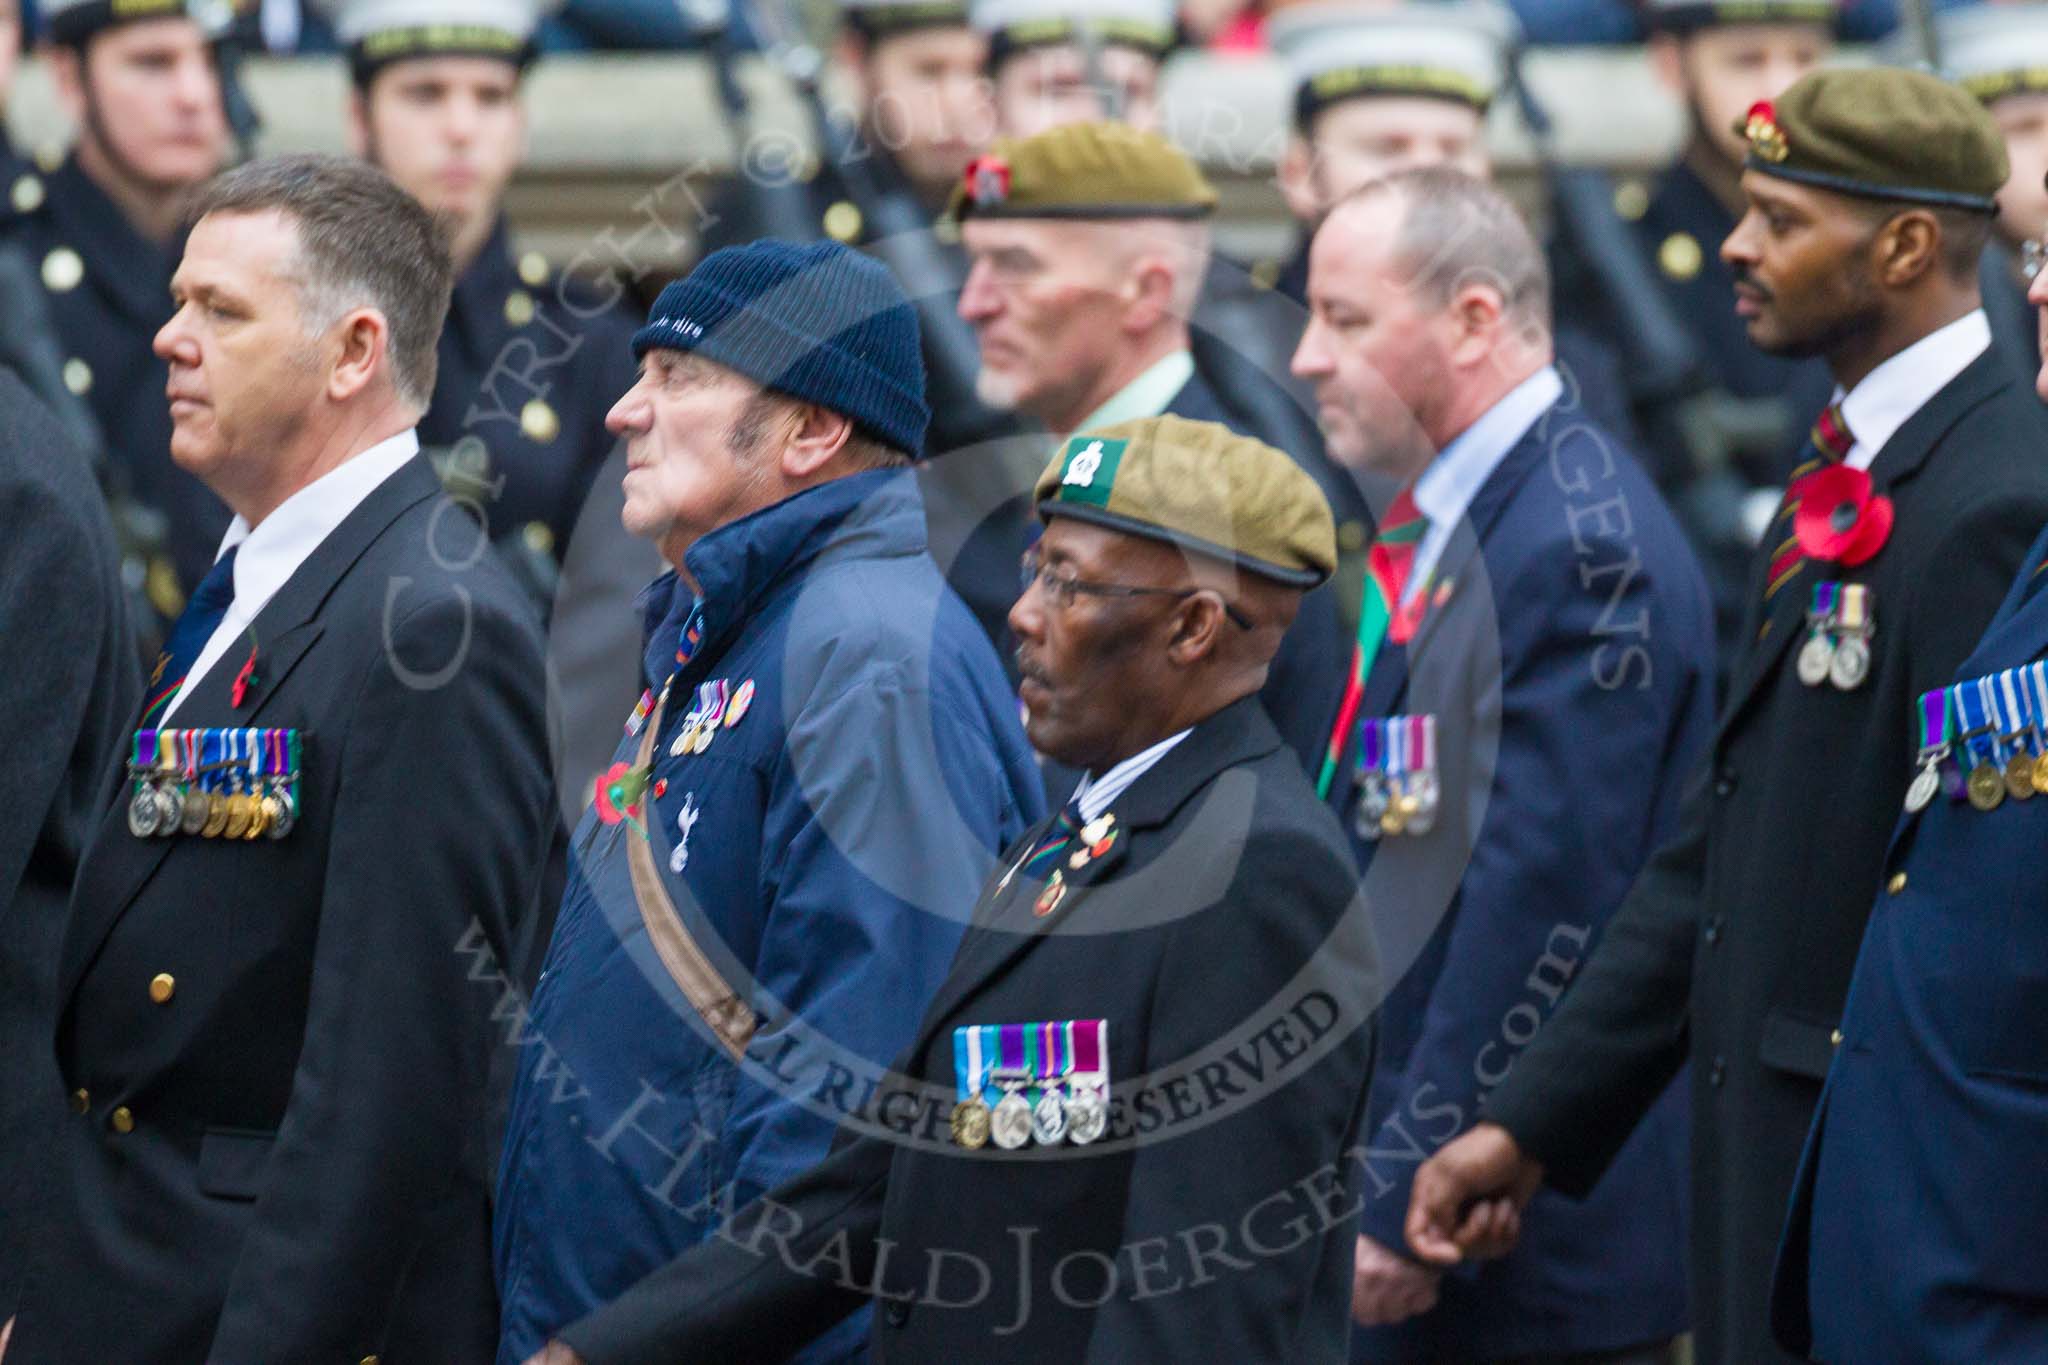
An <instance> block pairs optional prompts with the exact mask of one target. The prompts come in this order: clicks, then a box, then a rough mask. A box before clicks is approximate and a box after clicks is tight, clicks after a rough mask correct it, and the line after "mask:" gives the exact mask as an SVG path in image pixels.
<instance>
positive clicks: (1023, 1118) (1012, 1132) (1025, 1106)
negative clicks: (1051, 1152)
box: [988, 1090, 1031, 1151]
mask: <svg viewBox="0 0 2048 1365" xmlns="http://www.w3.org/2000/svg"><path fill="white" fill-rule="evenodd" d="M988 1128H989V1137H990V1138H991V1139H993V1140H994V1142H995V1144H996V1146H998V1147H1001V1148H1003V1149H1005V1150H1007V1151H1015V1150H1017V1148H1019V1147H1022V1146H1023V1145H1024V1144H1025V1143H1027V1142H1029V1141H1031V1101H1029V1100H1027V1099H1025V1098H1024V1095H1023V1092H1021V1091H1017V1090H1012V1091H1011V1092H1010V1093H1009V1094H1007V1095H1005V1096H1003V1097H1002V1099H1000V1100H998V1101H997V1102H996V1107H995V1110H994V1112H993V1113H991V1114H990V1115H989V1116H988Z"/></svg>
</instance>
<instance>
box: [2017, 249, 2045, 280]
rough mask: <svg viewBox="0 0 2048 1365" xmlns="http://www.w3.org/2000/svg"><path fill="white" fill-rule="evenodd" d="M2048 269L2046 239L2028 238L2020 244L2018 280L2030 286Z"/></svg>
mask: <svg viewBox="0 0 2048 1365" xmlns="http://www.w3.org/2000/svg"><path fill="white" fill-rule="evenodd" d="M2043 267H2048V239H2044V238H2040V237H2030V238H2028V239H2027V240H2026V241H2024V242H2022V243H2021V244H2020V278H2021V279H2023V280H2025V281H2026V282H2027V283H2028V284H2032V283H2033V282H2034V279H2035V277H2036V276H2038V275H2039V274H2040V273H2041V271H2042V269H2043Z"/></svg>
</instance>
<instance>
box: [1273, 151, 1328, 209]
mask: <svg viewBox="0 0 2048 1365" xmlns="http://www.w3.org/2000/svg"><path fill="white" fill-rule="evenodd" d="M1315 158H1316V153H1315V148H1313V147H1311V146H1310V145H1309V141H1308V139H1307V138H1305V137H1303V136H1302V135H1301V134H1299V133H1295V134H1293V135H1291V136H1290V137H1289V138H1288V139H1287V150H1286V151H1284V152H1282V153H1281V154H1280V174H1279V176H1278V179H1279V182H1280V197H1281V198H1282V199H1285V200H1286V201H1287V211H1288V212H1289V213H1291V214H1293V215H1294V217H1295V220H1296V221H1297V222H1302V223H1313V222H1315V221H1316V219H1318V218H1320V217H1322V216H1323V197H1322V195H1320V194H1318V193H1317V192H1316V171H1315Z"/></svg>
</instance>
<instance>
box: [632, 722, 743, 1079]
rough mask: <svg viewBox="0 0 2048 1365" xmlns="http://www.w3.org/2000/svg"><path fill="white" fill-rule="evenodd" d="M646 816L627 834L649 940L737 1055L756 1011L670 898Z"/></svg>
mask: <svg viewBox="0 0 2048 1365" xmlns="http://www.w3.org/2000/svg"><path fill="white" fill-rule="evenodd" d="M667 707H668V699H667V698H666V697H664V698H662V700H661V702H660V704H659V705H657V706H656V707H655V708H654V714H652V715H650V716H649V717H648V718H647V728H646V729H645V730H643V731H641V733H640V754H639V757H638V758H636V759H635V760H634V763H633V766H634V767H636V768H645V767H646V766H647V764H648V760H649V759H650V758H651V757H652V756H653V754H654V737H655V736H656V735H657V734H659V733H660V731H661V716H662V712H663V711H664V710H666V709H667ZM645 800H646V805H645V806H644V807H643V810H647V811H651V810H652V809H653V807H654V794H653V792H652V791H651V790H650V791H649V792H648V794H647V796H646V798H645ZM647 819H648V817H647V816H646V815H644V814H643V815H642V816H641V818H640V828H639V829H637V830H631V831H629V832H628V833H627V836H626V864H627V866H628V867H629V868H630V869H631V870H632V874H633V899H634V900H635V901H637V902H638V903H639V906H640V920H641V922H642V923H643V924H645V925H646V926H647V938H648V941H649V942H651V943H652V944H653V945H654V951H655V953H656V954H657V955H658V956H659V957H660V958H661V965H662V966H664V967H666V968H668V974H669V975H670V976H671V977H673V978H674V979H675V983H676V985H677V986H679V987H681V988H682V992H683V994H684V995H685V996H687V997H689V1001H690V1005H691V1007H692V1008H694V1009H695V1010H696V1011H697V1013H698V1015H699V1016H700V1017H701V1018H702V1019H703V1020H704V1022H705V1023H706V1024H708V1025H710V1026H711V1031H712V1032H713V1033H715V1034H717V1035H718V1039H719V1041H720V1042H722V1043H724V1044H725V1050H726V1051H727V1052H730V1053H731V1054H732V1055H733V1058H734V1059H735V1060H738V1058H739V1057H740V1055H741V1054H742V1053H744V1052H745V1051H746V1050H747V1044H748V1043H750V1042H752V1041H753V1038H754V1028H755V1019H754V1012H753V1010H752V1009H750V1008H748V1006H747V1002H746V1001H744V1000H742V999H740V997H739V995H738V994H737V993H736V992H734V990H733V988H732V987H730V986H728V985H726V984H725V978H724V977H722V976H720V975H719V974H718V968H716V967H714V966H712V965H711V959H710V958H708V957H706V956H705V955H704V950H703V949H702V948H699V947H698V946H697V940H696V939H694V938H692V937H690V931H689V929H688V928H687V927H686V926H685V925H684V924H683V917H682V915H681V913H680V912H678V911H677V909H676V903H675V902H674V901H673V900H670V899H669V894H668V884H667V883H666V882H664V881H663V880H662V877H661V870H660V869H659V868H657V867H656V866H655V865H654V849H653V847H652V846H651V844H650V843H649V842H648V835H647V825H646V822H647ZM636 836H637V837H636Z"/></svg>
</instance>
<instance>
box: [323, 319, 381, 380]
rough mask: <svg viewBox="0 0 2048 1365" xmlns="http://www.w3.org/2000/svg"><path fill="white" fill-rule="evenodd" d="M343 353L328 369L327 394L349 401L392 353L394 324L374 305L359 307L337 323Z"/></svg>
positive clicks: (336, 327)
mask: <svg viewBox="0 0 2048 1365" xmlns="http://www.w3.org/2000/svg"><path fill="white" fill-rule="evenodd" d="M335 331H336V333H337V335H339V337H340V338H341V353H340V354H339V355H337V356H336V357H335V359H334V367H333V369H331V370H329V371H328V373H327V396H328V397H329V398H330V399H332V400H333V401H335V402H337V403H345V402H347V401H349V400H350V399H352V398H354V397H355V396H356V395H357V394H359V393H361V392H362V391H363V390H364V389H366V388H368V387H369V385H370V381H371V379H373V378H374V377H375V376H376V374H377V370H378V367H379V366H380V365H382V364H383V363H384V361H385V360H386V359H388V357H389V356H390V353H391V324H390V323H389V322H387V321H386V320H385V317H384V315H383V314H382V313H380V312H378V311H377V310H376V309H374V308H358V309H356V310H355V311H354V312H352V313H350V314H348V315H347V316H346V317H344V318H343V319H342V320H341V321H340V322H338V323H336V324H335Z"/></svg>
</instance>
